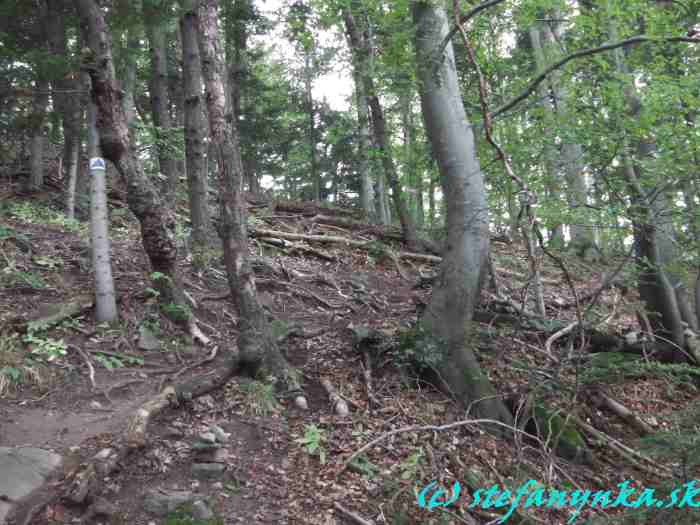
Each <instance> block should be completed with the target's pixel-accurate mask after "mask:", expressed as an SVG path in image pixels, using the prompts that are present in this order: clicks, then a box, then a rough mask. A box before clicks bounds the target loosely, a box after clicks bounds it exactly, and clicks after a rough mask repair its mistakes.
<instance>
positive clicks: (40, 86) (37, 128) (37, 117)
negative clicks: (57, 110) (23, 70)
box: [25, 72, 49, 192]
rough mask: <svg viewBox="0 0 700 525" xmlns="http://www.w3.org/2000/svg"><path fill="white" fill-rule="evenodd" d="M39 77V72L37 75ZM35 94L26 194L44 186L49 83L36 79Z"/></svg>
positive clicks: (31, 120) (42, 79)
mask: <svg viewBox="0 0 700 525" xmlns="http://www.w3.org/2000/svg"><path fill="white" fill-rule="evenodd" d="M39 74H40V75H41V72H40V73H39ZM35 89H36V93H35V94H34V102H33V104H32V115H31V119H30V123H31V124H30V138H29V178H28V179H27V181H26V184H25V189H26V191H28V192H34V191H39V190H40V189H41V186H42V185H43V184H44V152H45V150H46V133H47V129H46V109H47V108H48V105H49V83H48V81H47V80H46V79H44V78H38V79H37V81H36V84H35Z"/></svg>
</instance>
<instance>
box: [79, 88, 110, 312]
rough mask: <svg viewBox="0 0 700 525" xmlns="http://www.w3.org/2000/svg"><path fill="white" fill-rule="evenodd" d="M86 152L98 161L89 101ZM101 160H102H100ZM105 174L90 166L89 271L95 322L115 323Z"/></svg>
mask: <svg viewBox="0 0 700 525" xmlns="http://www.w3.org/2000/svg"><path fill="white" fill-rule="evenodd" d="M90 84H91V82H90V76H89V75H87V74H86V75H85V88H86V89H87V90H90ZM87 115H88V117H87V120H88V125H87V151H88V158H89V159H90V161H91V162H94V161H97V160H98V158H99V157H100V151H99V149H100V148H99V145H98V142H99V136H98V133H97V126H96V125H97V107H96V106H95V103H94V102H93V101H92V100H91V101H90V102H88V109H87ZM100 160H102V159H100ZM106 178H107V171H106V165H105V163H104V161H102V164H101V165H97V166H90V242H91V244H92V246H91V247H90V251H91V253H92V269H93V272H94V276H95V320H97V321H98V322H105V321H106V322H112V321H116V320H117V301H116V296H115V293H114V279H113V278H112V258H111V254H110V242H109V217H108V213H107V186H106Z"/></svg>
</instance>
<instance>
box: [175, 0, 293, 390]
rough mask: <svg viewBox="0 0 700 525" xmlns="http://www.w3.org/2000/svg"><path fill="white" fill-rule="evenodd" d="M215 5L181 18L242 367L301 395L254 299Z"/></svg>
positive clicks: (208, 1)
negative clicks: (203, 107) (213, 182)
mask: <svg viewBox="0 0 700 525" xmlns="http://www.w3.org/2000/svg"><path fill="white" fill-rule="evenodd" d="M217 4H218V0H201V2H200V5H199V9H198V11H196V12H195V11H194V10H193V9H194V6H193V5H192V3H189V4H188V5H185V6H183V7H184V9H183V11H184V14H183V16H184V17H192V18H194V19H195V21H196V22H195V23H196V24H197V28H198V35H199V52H200V57H201V60H202V73H203V77H204V85H205V88H206V97H205V98H206V101H207V109H208V114H209V130H210V136H211V140H212V144H213V146H214V150H215V153H216V156H217V161H218V171H219V181H220V185H221V192H222V199H221V220H222V225H221V228H220V233H221V240H222V242H223V248H224V261H225V264H226V271H227V274H228V281H229V287H230V288H231V297H232V298H233V301H234V303H235V305H236V307H237V309H238V313H239V325H238V326H239V330H240V336H239V339H238V348H239V352H240V356H241V366H242V368H243V369H244V370H245V371H247V372H248V373H250V374H253V375H254V374H257V373H258V371H259V370H261V369H263V370H265V371H266V372H268V373H270V374H272V375H274V376H275V377H277V378H278V379H281V380H282V382H284V383H286V384H287V386H288V387H289V390H293V391H297V392H300V387H299V383H298V381H297V380H296V378H295V374H294V373H293V371H292V370H291V368H290V367H289V365H288V364H287V363H286V361H285V359H284V358H283V357H282V354H281V353H280V351H279V349H278V347H277V343H276V341H275V339H274V337H273V335H272V332H271V330H270V327H269V324H268V322H267V318H266V317H265V311H264V310H263V308H262V306H261V304H260V302H259V300H258V295H257V291H256V287H255V275H254V273H253V269H252V266H251V264H250V260H249V257H248V235H247V228H246V205H245V199H244V195H243V180H244V174H243V164H242V161H241V153H240V146H239V142H238V131H237V129H236V126H231V125H230V124H229V123H228V122H227V121H226V117H225V107H226V102H225V87H224V81H223V75H224V66H223V64H222V61H221V59H220V58H219V57H220V56H221V55H220V53H219V42H218V31H217Z"/></svg>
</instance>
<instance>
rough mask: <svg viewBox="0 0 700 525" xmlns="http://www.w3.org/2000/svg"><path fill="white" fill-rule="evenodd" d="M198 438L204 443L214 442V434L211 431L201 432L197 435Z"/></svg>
mask: <svg viewBox="0 0 700 525" xmlns="http://www.w3.org/2000/svg"><path fill="white" fill-rule="evenodd" d="M199 440H200V441H202V442H204V443H216V435H215V434H214V433H213V432H203V433H202V434H200V435H199Z"/></svg>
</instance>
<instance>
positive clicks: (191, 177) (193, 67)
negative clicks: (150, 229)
mask: <svg viewBox="0 0 700 525" xmlns="http://www.w3.org/2000/svg"><path fill="white" fill-rule="evenodd" d="M180 32H181V34H182V58H183V60H182V64H183V68H182V76H183V80H184V88H183V89H184V99H185V102H184V103H185V160H186V161H185V167H186V169H187V186H188V196H189V203H190V220H191V222H192V241H193V242H192V244H193V246H194V247H195V248H196V249H202V248H204V247H206V246H207V245H208V244H209V241H210V238H211V237H213V232H214V229H213V227H212V222H211V217H210V215H209V184H208V182H207V165H206V160H205V158H204V154H205V149H206V145H205V144H204V139H205V137H206V136H207V129H206V128H207V123H206V122H205V121H204V105H203V103H202V65H201V62H200V59H199V47H198V45H199V44H198V43H197V26H196V20H195V19H194V18H193V17H191V16H190V17H187V16H183V17H182V18H181V19H180Z"/></svg>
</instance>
